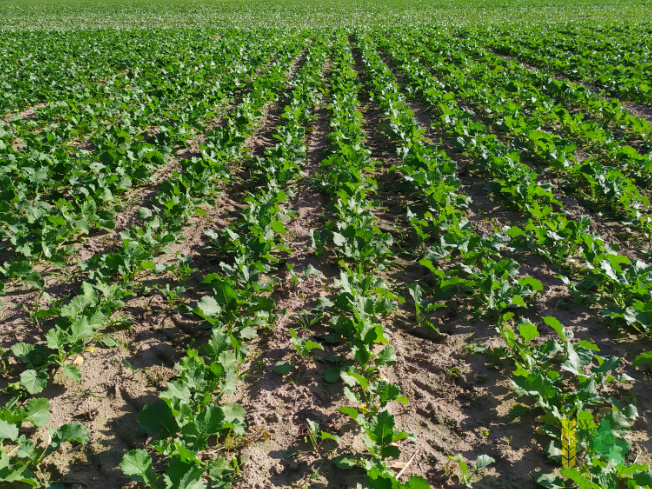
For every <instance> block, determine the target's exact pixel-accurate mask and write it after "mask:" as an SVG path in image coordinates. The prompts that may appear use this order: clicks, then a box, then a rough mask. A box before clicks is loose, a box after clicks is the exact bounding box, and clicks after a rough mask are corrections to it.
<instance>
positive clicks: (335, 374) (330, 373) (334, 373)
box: [324, 367, 342, 384]
mask: <svg viewBox="0 0 652 489" xmlns="http://www.w3.org/2000/svg"><path fill="white" fill-rule="evenodd" d="M341 371H342V368H341V367H333V368H328V369H326V370H324V380H325V381H326V382H329V383H331V384H333V383H335V382H337V381H338V380H340V372H341Z"/></svg>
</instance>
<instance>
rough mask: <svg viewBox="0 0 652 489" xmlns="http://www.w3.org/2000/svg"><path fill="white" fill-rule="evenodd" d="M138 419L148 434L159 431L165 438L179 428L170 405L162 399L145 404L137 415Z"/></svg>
mask: <svg viewBox="0 0 652 489" xmlns="http://www.w3.org/2000/svg"><path fill="white" fill-rule="evenodd" d="M138 421H139V422H140V427H141V428H142V429H144V430H145V433H147V434H148V435H150V436H156V435H158V434H159V433H160V436H161V437H162V438H167V437H168V436H170V435H171V434H173V433H176V432H177V431H178V429H179V426H178V425H177V423H176V421H175V420H174V415H173V414H172V411H171V410H170V407H169V406H168V405H167V404H166V403H165V402H163V401H157V402H154V403H152V404H147V405H146V406H145V407H144V408H143V409H142V411H141V412H140V414H139V415H138Z"/></svg>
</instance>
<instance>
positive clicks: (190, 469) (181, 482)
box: [163, 458, 206, 489]
mask: <svg viewBox="0 0 652 489" xmlns="http://www.w3.org/2000/svg"><path fill="white" fill-rule="evenodd" d="M203 473H204V470H203V468H202V467H198V466H196V465H194V464H189V463H186V462H183V461H181V460H179V459H178V458H172V459H171V460H170V463H169V465H168V469H167V471H166V472H165V474H164V475H163V478H164V480H165V489H205V488H206V485H205V484H204V483H203V481H202V475H203Z"/></svg>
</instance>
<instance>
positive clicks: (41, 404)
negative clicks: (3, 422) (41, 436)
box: [25, 398, 50, 428]
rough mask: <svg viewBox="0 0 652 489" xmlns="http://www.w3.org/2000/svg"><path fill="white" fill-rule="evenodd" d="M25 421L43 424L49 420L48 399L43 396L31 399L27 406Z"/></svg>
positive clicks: (36, 424) (39, 425)
mask: <svg viewBox="0 0 652 489" xmlns="http://www.w3.org/2000/svg"><path fill="white" fill-rule="evenodd" d="M26 414H27V417H26V418H25V419H26V420H27V421H30V422H31V423H33V424H34V426H38V427H39V428H40V427H41V426H45V425H46V424H47V423H48V421H50V401H48V400H47V399H44V398H39V399H32V400H31V401H30V402H29V406H28V408H27V413H26Z"/></svg>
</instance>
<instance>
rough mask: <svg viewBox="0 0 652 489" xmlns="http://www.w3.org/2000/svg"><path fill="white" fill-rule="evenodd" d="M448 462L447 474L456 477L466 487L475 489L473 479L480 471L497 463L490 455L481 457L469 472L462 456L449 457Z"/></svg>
mask: <svg viewBox="0 0 652 489" xmlns="http://www.w3.org/2000/svg"><path fill="white" fill-rule="evenodd" d="M448 460H449V462H448V464H447V465H446V469H445V472H446V473H447V474H451V475H454V476H456V477H457V479H458V480H459V481H460V482H461V483H463V484H464V485H465V486H466V487H473V485H472V484H471V481H472V479H473V478H474V477H475V476H476V475H477V474H478V473H479V472H480V470H482V469H483V468H485V467H486V466H487V465H489V464H492V463H494V462H495V461H496V460H494V459H493V458H492V457H490V456H489V455H480V456H479V457H478V458H477V460H476V461H475V463H474V464H473V465H472V467H471V469H470V470H469V467H468V465H467V464H466V462H465V461H464V459H463V458H462V456H461V455H455V456H454V457H453V456H451V455H449V456H448ZM456 467H457V468H459V474H457V473H456V471H455V468H456ZM476 482H477V481H476Z"/></svg>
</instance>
